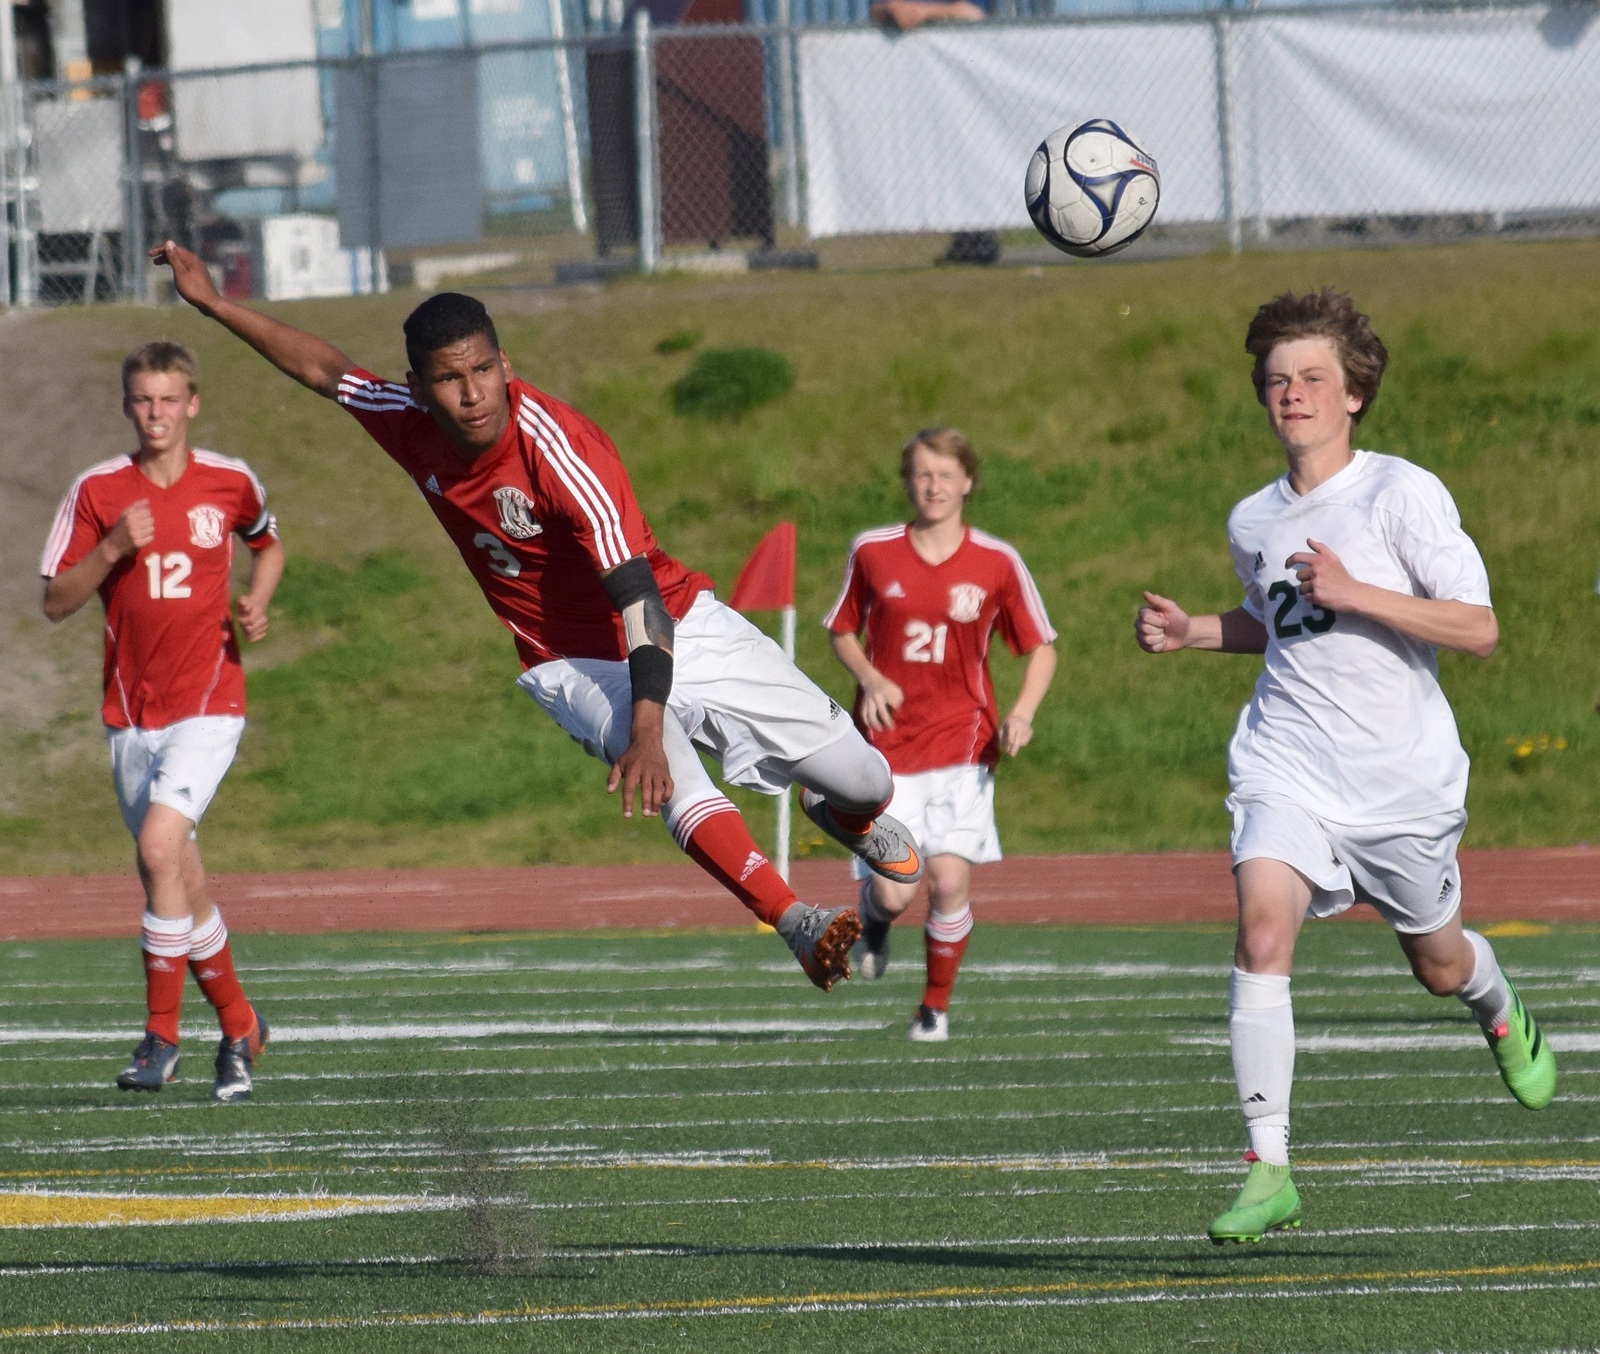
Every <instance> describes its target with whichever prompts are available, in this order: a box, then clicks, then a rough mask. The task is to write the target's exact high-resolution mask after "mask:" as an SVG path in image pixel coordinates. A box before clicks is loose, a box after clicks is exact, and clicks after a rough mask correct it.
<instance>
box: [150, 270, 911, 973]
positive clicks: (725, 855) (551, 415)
mask: <svg viewBox="0 0 1600 1354" xmlns="http://www.w3.org/2000/svg"><path fill="white" fill-rule="evenodd" d="M153 257H155V258H156V260H157V261H158V262H165V263H168V264H170V265H171V267H172V271H173V281H174V284H175V285H176V286H177V289H178V292H179V294H180V295H181V296H183V298H184V299H185V300H187V301H188V302H189V303H190V304H191V305H193V306H195V307H196V308H197V309H199V310H200V311H201V312H203V313H204V314H206V315H209V316H210V317H211V318H212V319H215V320H216V321H218V322H219V323H220V324H222V325H223V326H224V327H226V328H227V329H229V330H230V331H231V332H233V333H234V334H237V335H238V336H239V337H240V338H242V339H243V340H244V341H245V342H246V343H248V344H249V345H250V346H251V347H253V348H254V349H255V350H256V351H257V352H259V353H260V354H261V355H262V356H263V357H265V358H266V359H267V360H268V361H269V362H271V363H272V364H273V365H274V366H276V367H277V368H278V369H279V370H280V371H283V372H284V373H285V374H287V375H289V376H291V377H293V378H294V379H295V380H297V381H299V382H300V383H301V384H303V385H305V386H307V387H308V388H309V389H311V390H314V391H316V392H317V393H318V394H319V395H323V396H326V397H327V398H328V399H332V400H336V401H338V403H339V404H341V405H343V406H344V408H345V409H347V410H348V411H349V412H350V413H351V414H353V415H354V416H355V418H356V419H357V420H358V421H359V422H360V424H361V426H362V427H363V428H365V429H366V430H367V432H368V434H370V435H371V437H372V438H373V440H374V441H376V442H377V443H378V445H379V446H381V447H382V448H383V449H384V451H386V452H387V453H388V454H389V455H390V456H391V457H393V459H394V460H395V461H397V462H398V463H399V464H400V466H401V468H402V469H403V470H405V472H406V473H407V474H408V475H410V476H411V478H412V480H413V481H414V482H415V483H416V485H417V488H418V489H419V490H420V491H421V492H422V496H423V499H424V500H425V501H426V503H427V504H428V507H429V508H430V509H432V511H433V514H434V516H435V517H437V518H438V519H439V523H440V525H441V526H443V527H444V529H445V530H446V531H447V532H448V533H449V535H450V539H451V540H452V541H453V542H454V543H455V546H456V548H457V550H459V551H460V552H461V558H462V559H463V560H464V561H465V563H466V566H467V568H468V569H469V570H470V571H471V573H472V576H473V577H474V578H475V579H476V580H477V582H478V586H479V587H480V588H482V589H483V595H484V597H485V599H486V600H487V601H488V603H489V606H490V609H491V610H492V611H493V612H494V614H495V615H496V616H497V617H498V618H499V619H500V621H501V622H502V624H504V625H505V626H506V628H507V629H508V630H510V631H511V633H512V635H513V636H514V638H515V640H516V646H517V655H518V657H519V658H520V659H521V661H522V666H523V673H522V676H521V677H520V678H519V679H518V685H519V686H521V687H522V688H523V689H524V690H525V691H526V692H527V693H528V694H529V695H530V696H532V697H533V699H534V700H535V701H536V702H538V704H539V705H540V706H542V707H543V708H544V709H545V711H546V712H547V713H548V714H549V715H550V716H551V718H552V719H554V720H555V721H556V723H557V724H559V725H560V726H561V727H562V728H563V729H565V730H566V731H567V733H568V734H570V735H571V737H572V738H573V739H574V740H575V741H576V742H578V743H580V744H581V745H582V746H583V748H584V749H585V750H586V751H587V752H589V753H590V754H592V755H593V756H596V757H600V758H602V759H604V760H605V761H606V762H608V763H610V766H611V774H610V778H609V780H608V782H607V787H606V788H607V789H608V790H610V791H616V790H618V789H620V790H621V792H622V802H623V813H624V814H625V815H631V814H632V812H633V806H634V803H635V800H636V798H637V799H638V801H639V802H640V804H641V808H642V810H643V812H644V814H645V815H646V816H650V815H653V814H655V813H657V812H660V814H661V815H662V816H663V817H664V818H665V820H666V824H667V827H668V828H669V829H670V830H671V832H672V835H673V837H674V839H675V840H676V841H677V843H678V845H679V846H680V847H682V848H683V850H684V851H686V852H687V853H688V854H689V855H690V856H691V857H692V858H693V859H694V860H695V861H696V862H698V863H699V864H700V865H701V866H702V867H703V868H704V869H705V870H706V871H707V872H708V873H710V874H711V875H712V876H713V877H714V878H715V879H717V880H718V881H719V882H720V883H722V884H723V885H724V886H725V887H726V888H728V889H729V890H730V891H731V892H732V893H733V894H735V896H737V897H738V898H739V899H740V901H742V902H743V903H744V904H745V906H746V907H748V908H749V909H750V910H751V911H752V912H754V913H755V915H756V916H757V917H759V918H760V919H761V920H762V921H764V922H767V923H768V924H770V925H772V926H774V927H775V928H776V929H777V931H778V933H779V934H780V935H781V936H782V937H783V939H784V940H785V942H787V944H788V945H789V948H790V949H791V950H792V951H793V952H794V955H795V957H796V958H797V959H798V960H799V961H800V964H801V967H802V968H804V969H805V972H806V975H807V976H808V977H809V978H810V979H811V980H812V982H814V983H815V984H816V985H817V986H818V987H820V988H822V989H823V990H824V991H827V990H829V989H830V988H831V987H832V985H833V983H834V982H835V981H836V980H838V979H840V978H847V977H849V976H850V947H851V945H852V944H853V943H854V942H855V940H856V938H857V936H858V935H859V932H860V926H859V922H858V920H857V918H856V914H855V911H854V910H853V909H851V908H848V907H843V908H832V909H822V908H814V907H808V906H807V905H806V904H804V903H802V902H800V901H799V899H797V898H796V897H795V895H794V893H793V891H792V890H790V888H789V886H788V885H787V884H786V883H785V882H784V881H783V878H782V877H781V876H780V875H779V874H778V872H777V870H775V869H774V868H773V867H772V865H771V863H770V862H769V861H768V860H767V858H766V856H765V855H763V854H762V852H761V850H760V849H759V848H758V847H757V846H756V844H755V842H754V841H753V840H752V839H751V837H750V833H749V831H748V830H747V829H746V827H745V825H744V820H743V819H742V818H741V817H740V815H739V812H738V810H737V809H736V808H735V807H734V805H733V803H732V802H731V801H730V800H729V799H728V798H727V797H726V796H725V795H722V794H720V793H719V792H718V791H717V790H716V788H715V786H714V785H713V784H712V782H711V778H710V777H709V776H708V775H707V774H706V771H705V769H704V767H703V766H702V765H701V762H700V758H699V756H698V753H697V752H696V749H697V748H698V749H701V750H703V751H705V752H707V753H709V754H710V755H711V756H712V757H714V758H716V760H717V761H718V762H720V763H721V766H722V771H723V776H724V778H725V779H726V780H728V781H729V782H730V783H731V784H734V785H743V786H747V787H749V788H751V789H754V790H758V791H761V792H764V793H768V794H778V793H780V792H781V791H782V789H783V788H784V787H785V786H786V785H789V784H791V783H797V784H799V785H800V786H801V787H802V792H801V803H802V805H803V806H804V807H805V810H806V812H807V814H808V815H810V816H811V818H812V819H813V821H815V822H817V823H818V824H819V825H821V826H822V827H823V829H824V830H825V831H827V832H828V833H829V834H830V835H831V836H833V837H834V838H835V839H836V840H838V841H840V842H841V843H843V844H844V845H845V846H846V847H848V848H849V849H850V850H851V851H852V852H854V853H855V854H856V855H857V856H858V857H859V858H861V859H862V860H865V861H867V862H868V863H869V865H870V866H871V868H872V869H873V870H875V871H877V872H878V873H880V874H883V875H885V876H886V877H889V878H893V879H902V880H907V881H910V880H915V879H917V878H920V876H921V873H922V865H921V860H920V857H919V856H918V853H917V849H916V844H915V842H914V841H912V839H911V838H910V836H909V835H908V834H907V833H906V832H905V830H904V828H902V827H901V826H900V825H899V824H898V823H896V822H895V821H894V820H893V819H892V818H889V817H887V816H885V815H884V813H883V810H884V808H885V807H886V806H887V805H888V802H889V797H890V795H891V793H892V792H893V784H892V781H891V779H890V775H889V768H888V766H887V764H886V763H885V762H884V760H883V758H882V757H881V756H880V755H879V754H878V753H876V752H874V751H873V749H872V748H871V747H870V746H869V745H868V744H867V743H866V741H865V740H864V739H863V738H862V737H861V736H860V734H858V733H857V732H856V730H855V729H854V727H853V726H852V725H851V723H850V721H849V720H848V719H847V718H845V717H844V712H843V711H842V710H840V709H839V707H838V706H837V705H835V704H834V703H833V702H832V701H830V700H829V699H828V697H827V696H826V695H824V694H823V692H822V691H821V690H820V689H819V688H818V687H817V686H816V685H815V684H814V683H813V682H812V681H811V680H810V679H809V678H807V677H806V676H805V674H804V673H802V672H801V671H800V670H799V669H798V668H796V667H795V666H794V664H793V663H791V662H790V661H789V660H788V659H787V658H785V657H784V655H783V651H782V650H781V649H780V648H779V647H778V646H777V645H776V644H774V643H773V642H772V641H771V640H770V639H768V638H767V637H766V636H765V635H763V634H762V633H761V632H760V631H759V630H757V629H756V628H755V627H754V626H753V625H751V624H750V623H749V622H748V621H746V620H745V619H744V618H743V617H742V616H740V615H739V614H738V613H737V612H734V611H731V610H729V609H728V608H727V607H725V606H723V605H722V604H721V603H720V602H718V601H717V600H716V598H715V596H714V595H713V594H712V583H711V580H710V579H709V578H707V577H706V576H705V575H704V574H699V573H694V572H692V571H690V570H689V569H686V568H684V566H683V565H682V564H680V563H679V562H678V561H677V560H675V559H673V558H672V557H671V556H670V555H668V554H666V553H665V552H664V551H663V550H662V549H661V548H660V546H658V545H657V544H656V539H655V536H654V534H653V533H652V532H651V530H650V526H649V523H648V522H646V521H645V518H644V514H643V512H642V511H641V510H640V508H639V504H638V501H637V499H635V497H634V494H633V487H632V485H631V484H630V483H629V482H628V474H627V471H626V470H625V469H624V468H623V465H622V460H621V458H620V457H619V456H618V455H617V450H616V448H615V447H614V446H612V444H611V440H610V439H609V438H608V437H607V436H606V435H605V433H604V432H602V431H601V430H600V428H599V427H597V426H596V425H595V424H594V423H592V422H590V421H589V420H588V419H587V418H585V417H584V416H583V415H582V414H580V413H579V412H578V411H577V410H576V409H573V408H571V407H570V406H568V405H566V404H563V403H562V402H561V401H559V400H557V399H554V398H553V397H551V396H550V395H547V394H545V393H544V392H543V391H540V390H536V389H535V388H534V387H533V386H531V385H529V384H528V383H527V382H526V381H522V380H519V379H518V378H517V377H515V376H513V375H512V373H511V364H510V361H509V360H508V359H507V357H506V355H505V353H504V352H503V351H502V350H501V348H500V341H499V339H498V337H497V336H496V334H495V328H494V324H493V322H492V321H491V320H490V318H489V315H488V312H487V311H486V310H484V308H483V306H482V305H481V304H480V303H479V302H478V301H476V300H474V299H473V298H471V297H469V296H462V295H459V294H457V293H453V292H445V293H442V294H440V295H438V296H434V297H431V298H429V299H428V300H427V301H424V302H423V303H422V304H421V305H420V306H418V307H417V308H416V310H414V311H413V312H412V313H411V315H410V317H409V318H408V319H407V320H406V322H405V337H406V356H407V358H408V359H409V361H410V364H411V370H410V371H409V372H407V373H406V384H405V385H398V384H396V383H394V382H390V381H383V380H380V379H379V378H378V377H376V376H374V375H372V374H371V373H370V372H367V371H363V370H362V369H361V368H359V367H357V366H356V365H355V363H353V362H352V361H350V359H349V358H347V357H346V356H345V355H344V354H343V353H341V352H340V351H339V350H338V349H336V348H334V347H333V346H332V345H331V344H329V343H326V342H324V341H323V340H322V339H319V338H316V337H315V336H313V335H311V334H307V333H304V332H302V331H301V330H298V329H293V328H291V327H290V326H288V325H286V324H282V323H280V322H279V321H277V320H274V319H271V318H269V317H267V316H265V315H262V314H260V313H258V312H256V311H253V310H250V309H248V308H246V307H244V306H240V305H236V304H234V303H233V302H231V301H227V300H224V299H223V298H222V297H221V296H220V295H218V294H217V291H216V289H215V288H214V287H213V286H212V284H211V279H210V275H209V274H208V273H207V272H206V269H205V266H204V265H203V264H202V263H200V261H199V260H198V259H196V258H195V256H194V255H193V254H191V253H189V252H188V251H187V250H184V249H180V248H178V247H177V246H176V245H174V244H172V243H170V242H169V243H168V244H166V245H165V246H163V247H162V248H160V249H158V250H155V251H153Z"/></svg>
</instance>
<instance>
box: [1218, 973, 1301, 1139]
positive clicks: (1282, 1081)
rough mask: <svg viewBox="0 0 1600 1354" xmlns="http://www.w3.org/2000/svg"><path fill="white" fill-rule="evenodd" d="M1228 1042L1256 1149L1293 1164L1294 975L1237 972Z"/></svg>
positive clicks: (1230, 1000) (1230, 997)
mask: <svg viewBox="0 0 1600 1354" xmlns="http://www.w3.org/2000/svg"><path fill="white" fill-rule="evenodd" d="M1228 1042H1229V1043H1230V1044H1231V1045H1232V1048H1233V1077H1234V1081H1235V1082H1236V1083H1237V1084H1238V1087H1239V1108H1240V1110H1242V1111H1243V1113H1244V1124H1245V1128H1246V1129H1247V1130H1248V1131H1249V1134H1250V1150H1251V1151H1253V1152H1254V1153H1255V1154H1256V1155H1257V1156H1258V1157H1260V1158H1261V1160H1263V1161H1265V1162H1267V1163H1268V1164H1269V1165H1273V1166H1287V1165H1288V1164H1289V1092H1290V1090H1291V1088H1292V1087H1293V1085H1294V1006H1293V1004H1292V1003H1291V1001H1290V999H1289V979H1288V977H1287V975H1284V974H1277V973H1246V972H1245V971H1244V970H1243V969H1241V968H1236V969H1234V971H1233V978H1232V981H1231V982H1230V983H1229V984H1228Z"/></svg>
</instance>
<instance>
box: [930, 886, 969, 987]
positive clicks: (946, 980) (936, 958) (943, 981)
mask: <svg viewBox="0 0 1600 1354" xmlns="http://www.w3.org/2000/svg"><path fill="white" fill-rule="evenodd" d="M971 934H972V909H971V908H970V907H964V908H962V909H961V911H959V912H956V913H952V914H951V915H949V916H941V915H940V914H939V913H937V912H929V913H928V924H927V926H926V927H924V928H923V943H924V944H925V946H926V947H927V952H928V985H927V987H925V988H924V989H923V992H922V1004H923V1005H924V1006H926V1007H928V1008H930V1009H931V1010H934V1011H948V1010H949V1009H950V989H951V988H952V987H954V986H955V984H956V971H957V970H958V969H959V968H960V967H961V956H962V955H964V954H965V953H966V952H967V939H968V937H969V936H971Z"/></svg>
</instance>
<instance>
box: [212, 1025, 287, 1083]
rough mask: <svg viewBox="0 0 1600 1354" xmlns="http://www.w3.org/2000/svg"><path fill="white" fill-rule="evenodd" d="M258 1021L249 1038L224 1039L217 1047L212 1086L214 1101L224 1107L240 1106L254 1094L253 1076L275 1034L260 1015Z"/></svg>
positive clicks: (247, 1035) (247, 1036) (248, 1035)
mask: <svg viewBox="0 0 1600 1354" xmlns="http://www.w3.org/2000/svg"><path fill="white" fill-rule="evenodd" d="M255 1017H256V1024H255V1028H254V1029H253V1030H251V1031H250V1033H249V1034H246V1035H241V1036H240V1037H239V1038H238V1039H229V1038H227V1037H226V1036H224V1037H223V1039H222V1042H221V1043H220V1044H219V1045H218V1046H217V1079H216V1080H215V1081H214V1082H212V1083H211V1098H212V1099H213V1100H215V1101H218V1102H219V1103H221V1104H224V1105H233V1104H238V1103H239V1102H241V1101H245V1100H249V1099H250V1098H251V1095H252V1094H253V1092H254V1083H253V1082H252V1081H251V1079H250V1072H251V1069H252V1068H253V1067H254V1066H255V1060H256V1059H257V1058H259V1057H260V1056H261V1050H262V1049H264V1048H265V1047H266V1046H267V1039H268V1038H269V1037H270V1035H271V1033H272V1031H271V1030H270V1029H269V1028H268V1026H267V1022H266V1021H265V1020H263V1019H262V1018H261V1013H260V1012H259V1011H257V1012H256V1013H255Z"/></svg>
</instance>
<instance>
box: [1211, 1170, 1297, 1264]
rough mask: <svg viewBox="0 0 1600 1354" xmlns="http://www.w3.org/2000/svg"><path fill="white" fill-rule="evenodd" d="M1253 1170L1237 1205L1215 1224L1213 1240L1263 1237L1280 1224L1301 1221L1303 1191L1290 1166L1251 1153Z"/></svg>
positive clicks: (1236, 1199)
mask: <svg viewBox="0 0 1600 1354" xmlns="http://www.w3.org/2000/svg"><path fill="white" fill-rule="evenodd" d="M1245 1160H1246V1161H1248V1162H1249V1163H1250V1174H1249V1175H1247V1176H1246V1177H1245V1182H1244V1188H1243V1189H1241V1190H1240V1191H1239V1194H1238V1197H1237V1198H1235V1199H1234V1201H1233V1206H1232V1207H1231V1208H1229V1209H1228V1211H1227V1212H1226V1213H1224V1214H1223V1215H1222V1216H1221V1217H1220V1218H1218V1219H1217V1220H1216V1221H1215V1222H1214V1223H1212V1224H1211V1240H1212V1242H1213V1243H1215V1244H1216V1245H1218V1246H1220V1245H1222V1243H1223V1242H1225V1241H1236V1242H1237V1241H1260V1240H1261V1238H1262V1237H1264V1236H1265V1235H1266V1234H1267V1233H1268V1232H1275V1231H1277V1230H1278V1228H1280V1227H1298V1226H1299V1225H1300V1195H1299V1192H1298V1191H1297V1190H1296V1189H1295V1187H1294V1181H1293V1180H1291V1179H1290V1178H1289V1168H1288V1167H1287V1166H1269V1165H1268V1164H1267V1163H1266V1162H1264V1161H1262V1160H1261V1159H1260V1158H1259V1157H1257V1156H1256V1154H1255V1153H1254V1152H1251V1153H1248V1154H1247V1155H1246V1156H1245Z"/></svg>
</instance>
